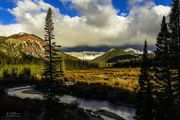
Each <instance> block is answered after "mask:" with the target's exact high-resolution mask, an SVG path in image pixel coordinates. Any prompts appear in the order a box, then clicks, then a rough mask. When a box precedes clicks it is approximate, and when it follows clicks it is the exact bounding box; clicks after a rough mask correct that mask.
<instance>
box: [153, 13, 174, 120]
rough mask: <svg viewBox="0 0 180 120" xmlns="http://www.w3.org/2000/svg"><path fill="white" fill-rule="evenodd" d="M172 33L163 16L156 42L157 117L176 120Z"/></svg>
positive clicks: (161, 119) (160, 119) (158, 118)
mask: <svg viewBox="0 0 180 120" xmlns="http://www.w3.org/2000/svg"><path fill="white" fill-rule="evenodd" d="M170 57H171V56H170V33H169V30H168V26H167V23H166V18H165V16H163V20H162V24H161V30H160V32H159V34H158V37H157V44H156V62H157V63H158V64H156V68H158V69H156V72H155V76H156V78H157V80H156V85H155V91H156V93H155V95H156V119H157V120H163V119H167V120H169V119H171V120H175V115H176V114H175V113H176V112H175V106H174V97H173V86H172V81H173V79H172V74H171V65H170Z"/></svg>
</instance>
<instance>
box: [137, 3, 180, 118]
mask: <svg viewBox="0 0 180 120" xmlns="http://www.w3.org/2000/svg"><path fill="white" fill-rule="evenodd" d="M179 14H180V1H179V0H174V1H173V6H172V9H171V13H170V15H169V22H167V20H166V17H165V16H163V20H162V23H161V30H160V32H159V34H158V36H157V43H156V51H155V59H154V64H149V58H148V55H147V54H148V53H147V42H146V41H145V45H144V52H143V57H142V64H141V75H140V77H139V85H140V88H139V91H138V95H137V99H138V102H137V104H136V115H135V117H134V118H135V119H136V120H179V119H180V115H179V113H180V30H179V29H180V21H179V20H180V15H179Z"/></svg>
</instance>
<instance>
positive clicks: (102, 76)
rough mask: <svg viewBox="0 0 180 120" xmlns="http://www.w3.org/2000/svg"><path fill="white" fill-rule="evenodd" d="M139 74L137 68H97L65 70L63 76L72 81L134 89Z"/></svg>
mask: <svg viewBox="0 0 180 120" xmlns="http://www.w3.org/2000/svg"><path fill="white" fill-rule="evenodd" d="M139 74H140V69H139V68H99V69H90V70H74V71H66V74H65V77H66V78H67V79H68V80H70V81H72V82H76V81H78V82H85V83H89V84H91V83H101V84H104V85H108V86H113V87H120V88H123V89H128V90H130V91H136V90H137V89H138V77H139Z"/></svg>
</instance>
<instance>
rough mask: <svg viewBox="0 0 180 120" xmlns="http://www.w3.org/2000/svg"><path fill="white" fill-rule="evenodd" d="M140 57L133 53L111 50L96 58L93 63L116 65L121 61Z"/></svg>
mask: <svg viewBox="0 0 180 120" xmlns="http://www.w3.org/2000/svg"><path fill="white" fill-rule="evenodd" d="M138 57H139V56H138V55H137V54H135V53H133V52H126V51H124V50H121V49H111V50H109V51H107V52H106V53H105V54H103V55H101V56H99V57H97V58H95V59H94V60H93V62H96V63H100V64H105V63H114V62H117V61H119V60H128V59H133V58H138Z"/></svg>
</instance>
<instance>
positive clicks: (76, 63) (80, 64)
mask: <svg viewBox="0 0 180 120" xmlns="http://www.w3.org/2000/svg"><path fill="white" fill-rule="evenodd" d="M65 67H66V70H83V69H90V68H98V65H97V64H96V63H93V62H89V61H83V60H70V59H67V60H65Z"/></svg>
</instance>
